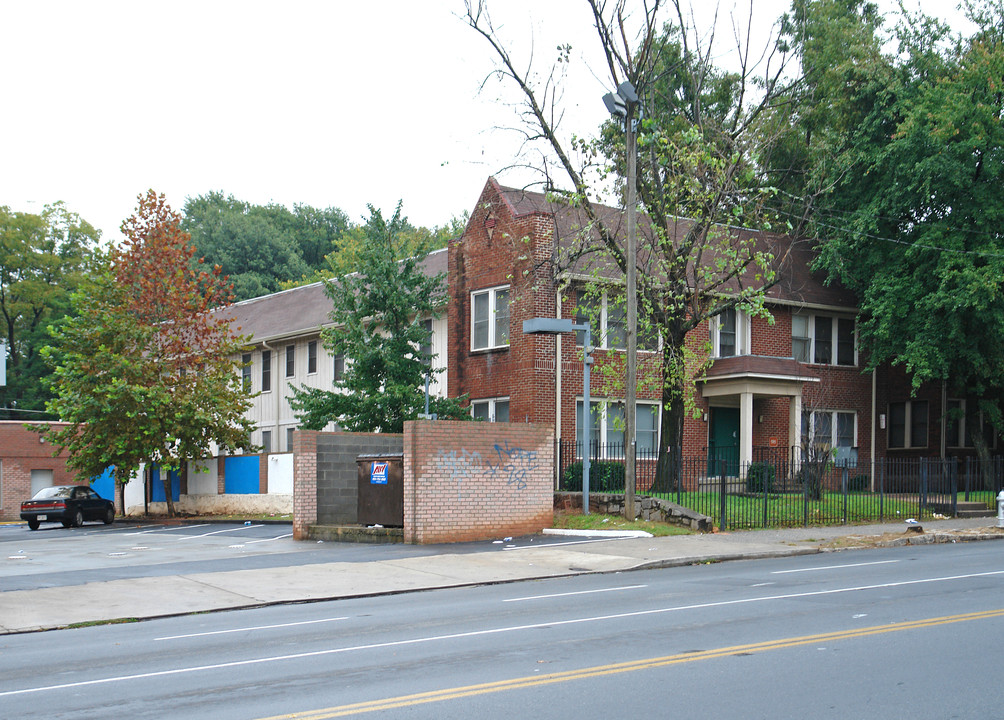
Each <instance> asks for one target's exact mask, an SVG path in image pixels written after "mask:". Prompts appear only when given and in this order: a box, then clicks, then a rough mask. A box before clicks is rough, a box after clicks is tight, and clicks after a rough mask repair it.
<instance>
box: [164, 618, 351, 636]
mask: <svg viewBox="0 0 1004 720" xmlns="http://www.w3.org/2000/svg"><path fill="white" fill-rule="evenodd" d="M348 619H349V618H348V616H347V615H346V616H345V617H336V618H324V619H323V620H303V621H301V622H290V623H279V624H278V625H254V626H252V627H242V628H233V629H232V630H212V631H210V632H201V633H189V634H188V635H165V636H164V637H159V638H154V640H155V641H156V640H180V639H182V638H193V637H205V636H206V635H225V634H227V633H235V632H248V631H251V630H271V629H273V628H284V627H294V626H296V625H315V624H317V623H326V622H336V621H338V620H348Z"/></svg>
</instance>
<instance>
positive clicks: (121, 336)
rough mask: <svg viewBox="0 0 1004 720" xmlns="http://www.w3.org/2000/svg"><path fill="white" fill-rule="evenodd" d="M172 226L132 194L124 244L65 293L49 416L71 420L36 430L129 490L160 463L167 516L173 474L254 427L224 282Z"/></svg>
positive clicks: (237, 446)
mask: <svg viewBox="0 0 1004 720" xmlns="http://www.w3.org/2000/svg"><path fill="white" fill-rule="evenodd" d="M180 221H181V217H180V215H178V214H177V213H175V212H174V211H172V210H171V208H170V207H169V206H168V204H167V202H166V200H165V199H164V196H163V195H158V194H156V193H155V192H154V191H152V190H151V191H149V192H147V193H146V194H145V195H141V196H139V206H138V208H137V211H136V213H135V214H134V215H133V216H132V217H130V218H129V219H128V220H126V221H125V222H124V223H123V224H122V232H123V234H124V235H125V238H126V239H125V242H123V243H122V245H121V246H120V247H117V248H113V249H112V250H110V251H109V252H108V253H107V257H106V258H105V259H104V260H105V261H104V262H102V263H100V270H99V271H98V272H97V273H96V274H95V276H94V277H93V278H91V279H90V281H89V282H88V284H87V285H86V286H85V287H84V288H83V289H82V290H81V291H80V292H78V293H76V294H75V295H74V296H73V306H74V310H75V313H74V314H73V316H72V317H67V318H66V319H64V320H63V321H62V322H60V323H59V324H57V325H56V326H54V327H52V328H51V329H50V332H51V334H52V336H53V338H54V340H55V342H54V343H53V346H52V347H51V348H49V349H48V353H47V358H48V360H49V362H50V365H51V366H52V368H53V376H52V381H51V383H52V389H53V390H54V394H55V399H54V400H52V401H51V402H50V403H49V404H48V409H49V411H50V412H53V413H55V414H56V415H57V416H58V417H59V418H60V419H61V420H63V421H66V422H67V423H69V424H68V425H63V426H48V427H45V428H44V429H43V431H42V432H43V433H44V436H45V438H46V439H48V440H49V441H51V442H52V443H53V444H54V445H56V446H58V447H60V448H66V449H67V450H68V451H69V455H70V459H69V463H70V466H71V467H73V468H74V469H75V470H76V471H78V473H79V474H80V475H81V476H83V477H94V476H97V475H99V474H101V473H102V472H104V471H105V470H106V469H107V468H114V472H115V478H116V480H117V481H118V482H119V483H125V482H128V481H129V480H130V479H131V478H132V477H134V476H135V474H136V472H137V471H138V469H139V467H140V465H141V464H142V463H153V464H156V465H157V466H159V467H160V469H161V470H162V479H163V481H164V491H165V496H166V498H167V506H168V513H169V514H171V515H173V514H174V503H173V501H172V498H171V489H170V479H169V476H170V473H169V471H170V470H177V469H180V468H181V467H182V465H183V464H184V463H185V461H187V460H196V459H199V458H204V457H208V456H211V455H214V454H217V453H222V452H228V451H230V452H232V451H236V450H245V449H251V445H250V442H249V439H248V438H249V437H250V433H251V430H252V429H253V427H252V425H251V423H250V421H249V420H248V419H247V418H246V417H245V416H244V415H245V412H246V411H247V409H248V408H249V407H250V404H251V399H250V397H249V396H248V395H247V393H246V392H245V391H244V389H243V387H242V385H241V382H240V373H239V371H238V367H237V364H236V358H237V357H238V356H239V355H238V353H239V351H240V349H241V347H242V345H243V344H244V343H245V341H246V338H243V337H241V336H240V335H238V334H237V333H236V332H235V329H234V328H232V327H231V326H230V322H229V320H228V319H227V318H226V316H225V314H224V313H220V312H219V310H220V309H221V308H223V307H224V306H226V305H227V304H228V303H229V302H231V300H232V296H231V291H230V286H229V284H228V283H227V280H226V278H225V277H222V276H221V273H220V270H219V268H218V267H217V268H215V269H214V271H213V272H211V273H207V272H198V271H195V270H193V269H192V265H193V263H192V262H190V261H191V260H192V256H193V254H194V252H195V250H194V248H193V247H192V245H191V241H190V236H189V235H188V233H186V232H183V231H182V230H181V229H180V227H179V225H180Z"/></svg>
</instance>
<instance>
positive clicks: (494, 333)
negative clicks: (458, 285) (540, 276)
mask: <svg viewBox="0 0 1004 720" xmlns="http://www.w3.org/2000/svg"><path fill="white" fill-rule="evenodd" d="M471 307H472V308H473V312H472V313H471V350H488V349H490V348H499V347H505V346H507V345H508V344H509V287H508V286H504V287H497V288H491V289H489V290H480V291H478V292H473V293H471Z"/></svg>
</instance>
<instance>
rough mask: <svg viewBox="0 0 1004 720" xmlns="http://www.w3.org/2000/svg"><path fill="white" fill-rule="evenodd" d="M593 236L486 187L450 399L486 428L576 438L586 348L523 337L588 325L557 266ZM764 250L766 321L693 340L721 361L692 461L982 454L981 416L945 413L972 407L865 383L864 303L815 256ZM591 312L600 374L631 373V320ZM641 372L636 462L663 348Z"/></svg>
mask: <svg viewBox="0 0 1004 720" xmlns="http://www.w3.org/2000/svg"><path fill="white" fill-rule="evenodd" d="M601 212H606V213H617V212H619V211H617V210H614V209H612V208H603V209H601ZM584 225H585V222H584V220H583V219H582V218H581V216H579V215H577V214H576V212H575V211H573V210H570V209H568V208H567V207H564V206H556V205H553V204H552V203H551V202H550V201H549V200H548V198H547V196H545V195H543V194H541V193H536V192H529V191H525V190H517V189H513V188H506V187H502V186H500V185H499V184H498V183H497V182H496V181H495V180H494V179H490V180H489V181H488V183H487V184H486V186H485V188H484V190H483V191H482V193H481V196H480V197H479V199H478V202H477V204H476V205H475V207H474V210H473V211H472V214H471V217H470V221H469V223H468V225H467V228H466V230H465V232H464V234H463V236H462V237H461V238H458V239H457V240H455V241H454V242H452V243H451V244H450V247H449V293H450V301H449V311H448V312H449V323H448V342H447V346H448V353H449V354H448V358H447V368H448V378H449V381H448V393H449V395H451V396H456V395H460V394H463V393H467V394H469V395H470V398H471V405H472V408H473V412H474V413H475V415H476V416H478V417H482V418H485V419H496V420H509V421H512V422H538V423H553V424H554V425H555V427H556V435H557V437H558V438H559V439H561V440H563V441H571V442H575V441H576V440H577V439H578V437H579V431H578V428H579V424H580V423H581V422H582V417H583V411H582V399H583V397H582V373H583V363H582V349H581V347H580V346H581V338H578V339H575V338H573V337H572V336H571V335H568V336H557V337H555V336H546V335H535V336H527V335H523V333H522V332H521V328H522V323H523V321H524V320H526V319H528V318H532V317H547V318H573V319H574V318H577V313H578V312H579V308H578V307H577V303H582V302H583V301H584V298H585V296H584V295H581V294H580V293H579V287H581V286H580V285H577V283H576V281H577V280H579V279H583V278H585V277H586V276H587V274H588V273H587V272H585V271H584V270H583V269H582V268H576V267H573V268H571V269H569V268H564V269H563V270H562V271H561V273H560V274H558V276H555V272H554V268H555V267H556V263H555V262H554V259H555V257H557V256H558V255H559V254H560V253H561V251H562V248H563V245H564V244H566V243H569V242H573V241H574V238H575V236H576V234H577V232H578V228H581V227H583V226H584ZM767 240H768V241H769V243H770V244H771V249H772V250H773V252H774V254H775V256H776V257H777V258H783V262H780V263H779V264H778V266H777V271H778V272H779V274H780V277H779V282H777V283H776V284H774V285H772V286H771V287H770V288H769V289H768V290H767V293H766V305H767V308H768V309H769V311H770V315H771V317H770V319H769V320H768V319H767V318H763V317H749V316H747V315H746V314H745V313H744V312H742V311H741V310H734V311H731V310H730V311H727V312H726V313H723V314H722V315H720V316H718V317H716V318H714V319H712V320H711V321H709V322H708V323H706V324H705V325H704V326H702V327H700V328H698V329H696V330H693V331H692V332H691V333H690V335H689V336H688V345H690V346H691V348H692V349H693V350H694V351H695V352H697V353H700V352H704V350H703V349H704V348H706V347H710V349H711V358H710V359H711V362H710V366H709V367H708V368H707V370H706V372H705V373H703V374H702V376H700V377H699V378H697V380H696V383H695V385H696V387H695V389H694V390H695V393H694V409H695V412H694V413H692V414H691V415H688V417H687V418H686V420H685V424H684V440H683V448H682V454H683V455H684V456H685V457H708V456H709V455H716V454H717V456H719V457H721V458H724V459H727V461H728V465H729V466H730V467H731V466H738V465H742V466H743V467H745V466H746V465H747V464H748V463H749V462H751V461H752V460H755V459H757V458H758V457H761V456H767V455H769V456H771V457H778V456H779V455H780V456H781V457H784V456H787V457H796V456H797V455H798V454H799V453H800V452H801V451H802V450H801V449H802V448H803V447H804V446H805V445H806V443H805V442H803V441H804V440H807V439H808V438H810V437H811V438H812V443H814V444H815V445H816V446H819V445H824V446H827V447H828V448H830V449H835V454H836V458H837V459H838V460H847V461H849V462H851V463H857V465H858V467H863V466H864V465H863V464H864V463H867V462H868V461H869V460H870V459H871V458H873V457H906V456H913V457H916V456H921V455H923V456H946V455H958V454H965V453H967V452H971V448H972V433H973V432H974V431H978V430H979V428H980V427H981V426H982V423H981V421H980V418H979V417H978V416H975V415H973V414H972V413H970V416H969V417H967V418H965V419H964V420H962V421H958V422H953V421H952V420H951V419H950V417H949V414H948V413H947V412H946V410H948V409H951V408H953V407H962V408H965V404H966V400H965V399H962V398H950V397H948V396H947V394H946V392H945V390H944V388H937V387H928V388H923V389H922V390H921V391H920V392H919V393H917V394H916V396H911V392H910V387H909V383H908V382H907V379H906V377H905V375H904V374H903V372H902V371H900V370H898V369H891V368H883V369H881V370H879V371H878V372H876V373H871V372H868V373H866V372H864V371H863V367H864V364H863V359H862V357H861V355H860V353H859V349H858V343H857V329H856V314H857V307H856V302H855V298H854V297H853V295H852V294H851V293H849V292H848V291H846V290H845V289H843V288H841V287H839V286H838V285H835V284H827V283H825V281H824V280H825V278H824V275H823V274H822V273H818V272H813V271H812V270H811V262H812V259H813V253H812V251H811V249H810V248H809V247H808V245H807V244H806V243H797V242H793V241H792V240H791V239H790V238H786V237H780V236H779V237H771V238H768V239H767ZM608 278H609V280H610V281H611V282H612V283H616V282H617V281H618V280H619V278H617V277H613V276H610V275H609V273H608ZM612 286H613V285H612ZM589 302H591V303H593V304H594V306H596V305H597V304H598V307H594V312H593V313H592V317H593V321H592V324H593V325H594V327H593V328H592V330H593V338H594V340H593V342H594V345H595V347H596V351H595V352H594V358H595V363H596V365H595V367H600V366H602V365H603V364H604V363H609V362H621V363H622V362H623V360H622V359H620V358H616V357H613V358H612V357H611V356H617V355H623V343H624V336H623V313H622V312H621V311H619V310H617V309H615V308H613V307H608V306H607V304H606V299H605V297H601V298H600V299H599V300H597V299H596V296H595V295H593V296H592V297H591V298H590V299H589ZM638 363H639V387H638V393H637V397H638V411H637V419H636V428H637V431H636V436H637V443H638V449H639V451H640V452H642V453H645V452H655V450H656V448H657V447H658V442H659V438H658V427H659V425H658V417H659V412H660V398H661V391H660V383H659V382H658V379H657V378H658V367H659V356H658V344H657V342H655V343H653V342H652V341H649V342H648V343H646V342H645V341H644V339H640V340H639V359H638ZM593 379H594V380H593V389H592V392H591V398H592V403H591V404H592V406H593V417H592V423H593V435H592V440H593V442H597V443H598V444H599V445H600V447H606V448H613V449H612V450H606V452H612V453H614V454H617V453H618V452H622V451H618V450H617V445H618V443H620V442H622V440H623V431H622V430H621V429H620V428H621V427H622V426H623V423H622V422H620V421H619V420H620V419H621V418H622V417H623V406H622V405H623V403H622V398H623V389H622V387H623V383H622V382H620V383H618V382H616V381H614V382H611V381H609V379H608V378H605V377H604V375H603V374H602V373H596V372H595V371H594V373H593ZM646 379H648V380H649V381H648V382H646ZM653 380H654V382H653ZM970 405H972V401H970ZM601 452H604V451H602V450H601ZM733 469H734V468H733Z"/></svg>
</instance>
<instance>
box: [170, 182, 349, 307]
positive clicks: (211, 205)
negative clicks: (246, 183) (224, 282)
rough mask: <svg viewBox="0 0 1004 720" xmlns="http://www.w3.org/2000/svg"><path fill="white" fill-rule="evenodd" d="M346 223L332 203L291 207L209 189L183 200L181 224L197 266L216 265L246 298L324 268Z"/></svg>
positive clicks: (239, 293)
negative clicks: (320, 207)
mask: <svg viewBox="0 0 1004 720" xmlns="http://www.w3.org/2000/svg"><path fill="white" fill-rule="evenodd" d="M348 224H349V223H348V218H347V217H346V216H345V214H344V213H343V212H342V211H341V210H338V209H336V208H327V209H325V210H318V209H316V208H312V207H310V206H308V205H297V206H295V207H294V209H293V211H290V210H288V209H286V208H285V207H283V206H281V205H271V204H270V205H264V206H262V205H252V204H250V203H247V202H244V201H242V200H238V199H236V198H235V197H234V196H232V195H227V196H224V195H223V193H221V192H211V193H207V194H206V195H201V196H199V197H196V198H189V199H188V201H187V202H186V203H185V207H184V221H183V222H182V229H183V230H185V231H187V232H189V233H190V234H191V236H192V244H193V245H194V246H195V248H196V253H197V255H196V260H197V261H198V264H197V266H198V268H199V269H201V270H205V271H209V270H211V269H212V268H213V267H214V266H216V265H219V266H220V267H221V268H223V273H224V274H225V275H226V276H227V277H228V278H229V279H230V282H231V283H233V286H234V296H235V297H236V299H238V300H246V299H248V298H252V297H258V296H260V295H266V294H268V293H271V292H276V291H277V290H280V289H281V288H282V284H283V283H284V282H289V281H295V280H298V279H300V278H302V277H304V276H305V275H309V274H311V272H312V271H314V270H317V269H319V268H321V267H323V266H324V263H325V256H327V255H328V254H330V253H331V252H333V251H334V250H335V248H336V244H337V242H338V239H339V237H340V236H341V235H342V233H344V232H345V230H346V229H347V228H348Z"/></svg>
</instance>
